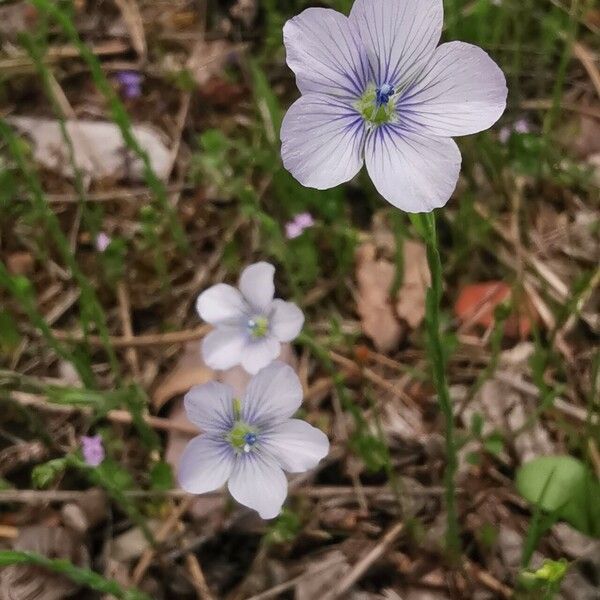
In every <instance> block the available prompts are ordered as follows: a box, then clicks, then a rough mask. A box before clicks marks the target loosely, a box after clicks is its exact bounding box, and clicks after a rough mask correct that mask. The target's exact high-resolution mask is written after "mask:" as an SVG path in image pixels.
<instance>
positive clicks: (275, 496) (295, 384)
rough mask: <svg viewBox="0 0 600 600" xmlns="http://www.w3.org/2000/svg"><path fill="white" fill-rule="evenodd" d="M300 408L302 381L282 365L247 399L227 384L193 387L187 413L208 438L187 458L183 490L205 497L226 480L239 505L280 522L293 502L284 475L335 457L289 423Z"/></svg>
mask: <svg viewBox="0 0 600 600" xmlns="http://www.w3.org/2000/svg"><path fill="white" fill-rule="evenodd" d="M301 403H302V386H301V384H300V380H299V379H298V376H297V375H296V373H295V372H294V370H293V369H292V368H291V367H290V366H289V365H286V364H284V363H281V362H279V361H276V362H273V363H271V364H270V365H269V366H268V367H266V368H265V369H262V370H261V371H260V372H259V373H258V374H257V375H255V376H254V377H253V378H252V380H251V381H250V383H249V384H248V388H247V389H246V393H245V395H244V397H243V398H242V399H241V400H239V399H237V398H234V392H233V389H232V388H231V387H229V386H228V385H224V384H221V383H216V382H211V383H207V384H205V385H200V386H196V387H194V388H192V389H191V390H190V392H188V394H186V396H185V409H186V411H187V414H188V417H189V419H190V421H192V422H193V423H194V424H196V425H197V426H198V427H199V428H200V429H201V430H202V431H203V432H204V433H203V434H201V435H199V436H198V437H195V438H194V439H193V440H192V441H191V442H190V443H189V444H188V445H187V447H186V449H185V451H184V453H183V456H182V457H181V462H180V464H179V473H178V479H179V483H180V485H181V487H182V488H183V489H184V490H186V491H187V492H189V493H191V494H202V493H205V492H210V491H212V490H216V489H218V488H220V487H221V486H222V485H224V484H225V482H228V487H229V491H230V492H231V495H232V496H233V497H234V498H235V499H236V500H237V501H238V502H240V503H241V504H244V505H245V506H248V507H249V508H252V509H254V510H256V511H257V512H258V513H259V515H260V516H261V517H262V518H263V519H272V518H274V517H276V516H277V515H278V514H279V512H280V511H281V507H282V505H283V502H284V500H285V498H286V496H287V479H286V477H285V474H284V470H285V471H288V472H290V473H301V472H303V471H307V470H309V469H311V468H313V467H315V466H316V465H317V463H318V462H319V461H320V460H321V459H322V458H324V457H325V456H326V455H327V453H328V451H329V440H328V439H327V436H326V435H325V434H324V433H323V432H322V431H320V430H318V429H316V428H315V427H313V426H312V425H309V424H308V423H306V422H305V421H301V420H300V419H292V418H290V417H291V416H292V415H293V414H294V413H295V412H296V411H297V410H298V407H299V406H300V404H301Z"/></svg>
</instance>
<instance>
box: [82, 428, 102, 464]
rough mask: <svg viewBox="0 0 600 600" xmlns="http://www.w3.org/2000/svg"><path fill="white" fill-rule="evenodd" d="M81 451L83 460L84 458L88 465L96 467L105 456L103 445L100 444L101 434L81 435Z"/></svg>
mask: <svg viewBox="0 0 600 600" xmlns="http://www.w3.org/2000/svg"><path fill="white" fill-rule="evenodd" d="M81 451H82V452H83V460H85V462H86V463H87V464H88V465H89V466H90V467H97V466H98V465H99V464H100V463H101V462H102V461H103V460H104V457H105V453H104V446H103V445H102V436H100V435H92V436H87V435H82V436H81Z"/></svg>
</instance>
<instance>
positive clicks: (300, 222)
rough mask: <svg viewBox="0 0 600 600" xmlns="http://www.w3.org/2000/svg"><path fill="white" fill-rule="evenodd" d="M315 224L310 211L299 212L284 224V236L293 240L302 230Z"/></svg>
mask: <svg viewBox="0 0 600 600" xmlns="http://www.w3.org/2000/svg"><path fill="white" fill-rule="evenodd" d="M314 224H315V221H314V219H313V218H312V215H311V214H310V213H307V212H306V213H300V214H298V215H296V216H295V217H294V218H293V220H291V221H289V222H288V223H286V224H285V236H286V237H287V239H288V240H293V239H294V238H297V237H299V236H301V235H302V232H303V231H304V230H305V229H308V228H309V227H312V226H313V225H314Z"/></svg>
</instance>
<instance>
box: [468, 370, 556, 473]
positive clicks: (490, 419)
mask: <svg viewBox="0 0 600 600" xmlns="http://www.w3.org/2000/svg"><path fill="white" fill-rule="evenodd" d="M456 405H457V406H460V402H457V403H456ZM527 408H528V405H527V403H526V399H525V398H524V397H523V396H521V395H520V394H519V393H518V392H516V391H515V390H514V389H512V388H511V387H509V386H507V385H506V384H504V383H501V382H500V381H497V380H495V379H490V380H488V381H486V382H485V383H484V384H483V385H482V387H481V389H480V390H479V392H478V393H477V394H476V395H475V397H474V398H473V400H472V401H471V402H469V403H468V404H467V405H466V406H465V407H464V409H463V412H462V420H463V423H464V424H465V425H466V426H467V427H468V426H470V424H471V423H472V422H473V419H474V418H475V415H479V417H481V420H482V428H481V436H482V437H484V438H485V437H487V436H490V435H492V434H494V433H500V434H509V435H506V438H507V439H511V437H512V436H511V435H510V434H514V433H516V432H518V435H516V436H515V437H514V439H513V440H512V442H513V446H514V451H515V455H516V456H517V458H518V459H519V464H522V463H525V462H527V461H529V460H531V459H532V458H535V457H537V456H543V455H546V454H552V453H553V452H554V451H555V447H554V444H553V442H552V440H551V439H550V435H549V434H548V432H547V431H546V429H545V428H544V426H543V425H542V423H541V422H540V421H539V420H536V421H533V422H532V423H529V417H530V416H531V415H532V414H533V410H532V411H531V412H528V410H527ZM479 450H480V443H479V442H478V441H476V440H473V441H470V442H468V443H467V444H465V445H464V446H463V447H462V448H461V449H460V451H459V457H460V460H459V463H460V466H459V478H461V477H464V476H465V475H466V474H467V473H468V472H469V465H468V462H467V460H466V458H467V456H468V455H469V454H471V453H473V452H478V451H479ZM499 456H500V459H501V460H503V461H504V462H508V461H510V458H509V456H508V455H507V454H506V452H504V451H502V452H501V453H500V455H499Z"/></svg>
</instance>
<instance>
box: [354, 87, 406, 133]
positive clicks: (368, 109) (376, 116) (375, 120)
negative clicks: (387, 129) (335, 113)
mask: <svg viewBox="0 0 600 600" xmlns="http://www.w3.org/2000/svg"><path fill="white" fill-rule="evenodd" d="M395 94H396V91H395V90H394V88H393V87H392V86H391V85H390V84H389V83H384V84H383V85H381V86H379V87H376V86H375V84H373V83H372V84H370V85H369V86H368V87H367V90H366V91H365V93H364V94H363V95H362V96H361V97H360V99H359V100H358V102H357V103H356V104H355V105H354V106H355V108H356V110H358V112H359V113H360V114H361V115H362V117H363V119H365V121H367V123H368V124H369V125H371V126H372V127H377V126H379V125H384V124H386V123H392V122H394V120H395V119H396V95H395Z"/></svg>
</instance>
